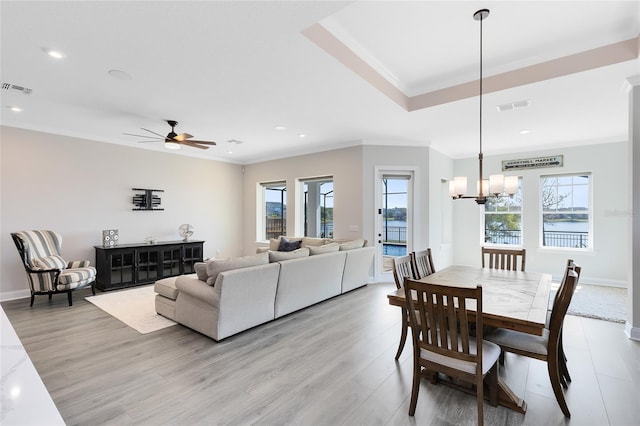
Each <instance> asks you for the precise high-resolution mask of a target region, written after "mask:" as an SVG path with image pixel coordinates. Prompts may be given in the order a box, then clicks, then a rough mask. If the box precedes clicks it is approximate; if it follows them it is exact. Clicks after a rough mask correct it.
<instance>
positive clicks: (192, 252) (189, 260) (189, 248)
mask: <svg viewBox="0 0 640 426" xmlns="http://www.w3.org/2000/svg"><path fill="white" fill-rule="evenodd" d="M196 262H202V245H201V244H198V245H185V246H184V271H183V273H184V274H193V273H194V272H196V269H195V267H194V265H195V263H196Z"/></svg>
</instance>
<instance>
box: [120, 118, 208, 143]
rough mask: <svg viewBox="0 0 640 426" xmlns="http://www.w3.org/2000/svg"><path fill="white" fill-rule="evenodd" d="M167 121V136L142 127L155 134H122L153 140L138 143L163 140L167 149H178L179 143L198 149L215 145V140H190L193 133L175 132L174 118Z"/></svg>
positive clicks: (175, 122) (176, 123) (175, 123)
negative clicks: (169, 128) (169, 130)
mask: <svg viewBox="0 0 640 426" xmlns="http://www.w3.org/2000/svg"><path fill="white" fill-rule="evenodd" d="M167 123H168V124H169V126H171V132H169V133H168V134H167V136H164V135H161V134H160V133H156V132H154V131H152V130H149V129H145V128H144V127H141V129H142V130H144V131H145V132H149V133H151V134H152V135H155V136H148V135H134V134H132V133H123V134H124V135H127V136H136V137H139V138H149V139H154V140H149V141H139V143H148V142H164V146H165V147H166V148H169V149H180V145H187V146H191V147H194V148H200V149H209V147H208V146H207V145H215V144H216V143H215V142H212V141H196V140H190V139H191V138H192V137H193V135H190V134H189V133H181V134H179V135H178V134H176V132H175V130H174V127H176V126H177V125H178V122H177V121H175V120H167Z"/></svg>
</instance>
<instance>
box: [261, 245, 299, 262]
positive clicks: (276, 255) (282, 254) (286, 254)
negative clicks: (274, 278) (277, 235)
mask: <svg viewBox="0 0 640 426" xmlns="http://www.w3.org/2000/svg"><path fill="white" fill-rule="evenodd" d="M308 256H309V248H308V247H304V248H299V249H297V250H293V251H270V252H269V262H280V261H282V260H290V259H297V258H299V257H308Z"/></svg>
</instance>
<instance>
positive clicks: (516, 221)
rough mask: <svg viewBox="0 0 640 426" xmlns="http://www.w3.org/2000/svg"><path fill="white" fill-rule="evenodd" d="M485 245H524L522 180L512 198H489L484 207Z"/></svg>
mask: <svg viewBox="0 0 640 426" xmlns="http://www.w3.org/2000/svg"><path fill="white" fill-rule="evenodd" d="M483 217H484V243H485V244H499V245H518V246H519V245H522V178H518V192H517V193H516V194H514V195H513V196H510V197H489V198H487V203H486V204H485V205H484V216H483Z"/></svg>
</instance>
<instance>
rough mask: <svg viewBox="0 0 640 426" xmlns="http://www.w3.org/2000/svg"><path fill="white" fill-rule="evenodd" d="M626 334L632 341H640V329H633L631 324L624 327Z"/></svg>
mask: <svg viewBox="0 0 640 426" xmlns="http://www.w3.org/2000/svg"><path fill="white" fill-rule="evenodd" d="M624 334H626V335H627V337H628V338H629V339H631V340H638V341H640V327H632V326H631V324H630V323H628V322H627V323H626V324H625V325H624Z"/></svg>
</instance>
